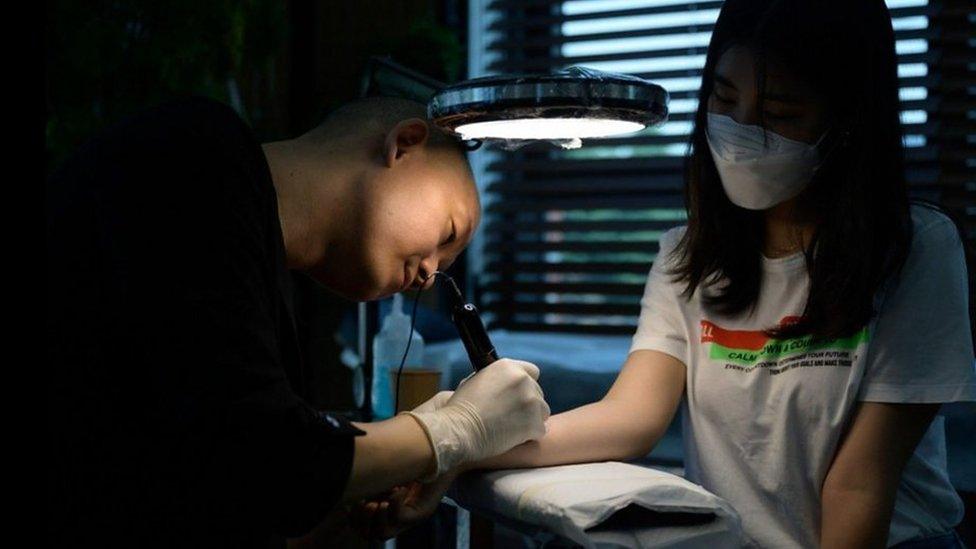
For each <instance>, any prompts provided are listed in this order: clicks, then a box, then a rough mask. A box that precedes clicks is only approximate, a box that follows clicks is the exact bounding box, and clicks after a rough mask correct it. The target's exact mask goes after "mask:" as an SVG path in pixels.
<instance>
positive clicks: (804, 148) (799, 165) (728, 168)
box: [705, 113, 823, 210]
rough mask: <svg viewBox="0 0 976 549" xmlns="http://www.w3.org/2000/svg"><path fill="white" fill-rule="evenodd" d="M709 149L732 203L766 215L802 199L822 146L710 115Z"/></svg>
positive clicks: (726, 117)
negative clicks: (796, 199)
mask: <svg viewBox="0 0 976 549" xmlns="http://www.w3.org/2000/svg"><path fill="white" fill-rule="evenodd" d="M705 133H706V136H707V137H708V148H709V150H710V151H711V152H712V159H713V160H714V161H715V167H716V168H717V169H718V175H719V177H720V178H721V179H722V188H724V189H725V194H726V195H727V196H728V197H729V200H731V201H732V203H733V204H735V205H736V206H739V207H741V208H746V209H749V210H765V209H767V208H772V207H773V206H775V205H777V204H781V203H783V202H786V201H787V200H789V199H791V198H793V197H795V196H796V195H798V194H800V192H801V191H803V189H804V188H805V187H806V186H807V183H809V182H810V179H811V178H812V177H813V174H814V172H816V171H817V168H818V167H819V166H820V162H821V154H820V150H819V145H820V142H821V141H823V137H822V136H821V138H820V139H819V140H818V141H817V143H815V144H813V145H810V144H809V143H803V142H801V141H794V140H792V139H787V138H785V137H783V136H782V135H779V134H777V133H773V132H771V131H764V130H763V128H761V127H760V126H746V125H744V124H739V123H738V122H736V121H735V120H733V119H732V118H730V117H728V116H724V115H721V114H713V113H708V128H707V131H706V132H705Z"/></svg>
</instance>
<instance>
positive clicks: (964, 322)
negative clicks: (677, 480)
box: [631, 207, 976, 548]
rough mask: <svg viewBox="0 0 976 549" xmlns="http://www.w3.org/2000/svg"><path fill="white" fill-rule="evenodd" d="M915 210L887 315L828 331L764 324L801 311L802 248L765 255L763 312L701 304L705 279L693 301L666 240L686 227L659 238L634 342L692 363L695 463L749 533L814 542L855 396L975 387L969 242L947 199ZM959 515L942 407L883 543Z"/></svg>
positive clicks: (948, 397)
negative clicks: (800, 334)
mask: <svg viewBox="0 0 976 549" xmlns="http://www.w3.org/2000/svg"><path fill="white" fill-rule="evenodd" d="M912 219H913V222H914V226H915V230H914V240H913V243H912V247H911V252H910V254H909V257H908V259H907V262H906V263H905V266H904V268H903V270H902V272H901V274H900V276H899V278H898V279H897V280H893V281H892V282H891V283H890V284H889V285H887V286H886V287H885V288H884V289H883V290H882V291H881V292H879V295H878V296H876V303H877V304H878V305H879V306H880V309H879V310H880V312H879V314H878V315H877V316H876V317H875V318H874V320H872V321H871V322H870V323H869V324H868V326H865V327H864V329H862V330H861V331H859V332H858V333H856V334H854V335H852V336H850V337H847V338H843V339H839V340H835V341H829V342H826V343H824V342H813V343H811V341H810V339H809V338H797V339H792V340H785V341H777V340H770V339H768V338H767V337H766V336H765V335H764V334H763V330H764V329H766V328H769V327H772V326H776V325H778V324H780V323H781V322H782V321H783V320H784V319H786V320H789V318H790V317H796V316H798V315H800V314H802V312H803V308H804V304H805V302H806V297H807V293H808V291H809V282H810V281H809V276H808V274H807V270H806V264H805V260H804V257H803V255H802V254H797V255H793V256H789V257H784V258H778V259H765V258H764V259H763V280H762V286H761V289H760V293H759V301H758V303H757V306H756V308H755V311H754V312H753V313H752V314H748V315H741V316H738V317H734V318H730V317H723V316H720V315H716V314H711V313H707V312H705V311H704V309H703V307H702V306H701V302H700V293H701V291H700V289H699V290H698V291H696V292H695V294H694V295H693V296H692V298H691V299H690V300H686V299H685V298H684V297H682V296H681V295H680V294H681V291H682V289H683V286H682V285H681V284H680V283H675V282H673V281H672V280H671V276H670V275H668V270H669V267H670V266H672V265H673V264H674V258H671V257H670V254H669V253H670V251H671V250H673V249H674V247H675V246H676V244H677V243H678V241H679V240H680V238H681V235H682V232H683V231H684V228H678V229H674V230H671V231H668V232H667V233H666V234H665V235H664V236H663V237H662V239H661V251H660V253H659V255H658V261H657V262H655V263H654V267H653V268H652V269H651V273H650V275H649V277H648V280H647V285H646V288H645V292H644V297H643V299H642V301H641V315H640V321H639V324H638V327H637V332H636V334H635V335H634V340H633V344H632V345H631V352H633V351H636V350H641V349H651V350H657V351H661V352H664V353H667V354H669V355H671V356H674V357H675V358H677V359H679V360H681V361H682V362H683V363H684V364H685V366H686V367H687V379H686V388H685V398H684V400H683V403H682V416H683V420H684V444H685V467H686V472H687V476H688V477H689V479H691V480H693V481H695V482H698V483H700V484H701V485H702V486H704V487H705V488H706V489H708V490H710V491H712V492H713V493H715V494H717V495H719V496H721V497H723V498H725V499H727V500H728V501H729V502H730V503H731V504H732V506H733V507H735V509H736V511H738V512H739V514H740V515H741V517H742V522H743V529H744V532H745V535H746V538H747V539H746V542H747V545H749V546H759V547H775V548H780V547H816V546H817V544H818V540H819V537H820V533H819V525H820V488H821V485H822V484H823V480H824V478H825V476H826V474H827V471H828V469H829V468H830V465H831V462H832V458H833V455H834V453H835V451H836V448H837V445H838V443H839V442H840V437H841V434H842V431H843V429H844V427H845V425H846V423H847V422H848V421H849V420H850V419H851V415H852V410H853V407H854V404H855V402H856V401H871V402H899V403H909V402H910V403H939V402H956V401H972V400H976V370H974V366H976V362H974V359H973V348H972V339H971V332H970V327H969V315H968V299H967V293H968V290H967V278H966V276H967V275H966V265H965V260H964V256H963V250H962V243H961V241H960V239H959V235H958V233H957V231H956V228H955V226H954V225H953V224H952V222H951V221H950V220H949V219H948V218H946V217H945V216H944V215H942V214H940V213H938V212H935V211H932V210H930V209H927V208H923V207H913V209H912ZM962 516H963V507H962V502H961V501H960V500H959V498H958V496H957V495H956V492H955V491H954V490H953V488H952V485H951V484H950V482H949V479H948V475H947V474H946V456H945V430H944V427H943V422H942V418H941V417H938V418H937V419H936V420H935V421H933V423H932V425H931V427H930V428H929V430H928V432H927V433H926V434H925V436H924V437H923V439H922V441H921V442H920V443H919V445H918V447H917V448H916V450H915V453H914V455H913V456H912V457H911V459H910V460H909V462H908V464H907V465H906V467H905V470H904V473H903V475H902V479H901V483H900V484H899V487H898V493H897V499H896V502H895V510H894V514H893V515H892V520H891V528H890V530H889V535H888V545H889V546H890V545H893V544H895V543H899V542H901V541H905V540H908V539H913V538H918V537H922V536H928V535H933V534H937V533H942V532H945V531H947V530H949V529H950V528H951V527H953V526H954V525H956V524H958V523H959V521H960V520H962Z"/></svg>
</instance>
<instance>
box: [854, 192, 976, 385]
mask: <svg viewBox="0 0 976 549" xmlns="http://www.w3.org/2000/svg"><path fill="white" fill-rule="evenodd" d="M914 213H915V215H914V216H913V217H914V222H915V226H916V229H915V235H914V238H913V241H912V247H911V251H910V253H909V256H908V258H907V260H906V262H905V265H904V267H903V268H902V271H901V274H900V275H899V277H898V278H897V279H896V280H895V281H894V283H893V284H892V285H891V287H890V288H889V289H888V291H887V292H886V293H885V294H884V297H883V300H882V301H881V309H880V312H879V315H878V319H877V323H876V325H875V330H874V333H873V334H872V337H871V343H870V347H869V350H868V357H867V365H866V369H865V374H864V379H863V381H862V383H861V388H860V391H859V395H858V398H859V400H862V401H869V402H897V403H941V402H957V401H973V400H976V370H974V368H976V362H974V358H973V341H972V332H971V329H970V322H969V311H968V304H969V296H968V288H967V280H968V278H967V272H966V261H965V255H964V253H963V247H962V241H961V239H960V238H959V233H958V231H957V230H956V228H955V226H954V225H953V223H952V222H951V221H950V220H949V219H948V218H947V217H945V216H944V215H942V214H940V213H937V212H935V211H933V210H930V209H922V208H920V207H919V208H917V209H916V211H915V212H914Z"/></svg>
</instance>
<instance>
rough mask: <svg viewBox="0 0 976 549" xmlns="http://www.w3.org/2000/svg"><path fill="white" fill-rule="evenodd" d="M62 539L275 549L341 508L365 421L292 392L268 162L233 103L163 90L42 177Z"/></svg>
mask: <svg viewBox="0 0 976 549" xmlns="http://www.w3.org/2000/svg"><path fill="white" fill-rule="evenodd" d="M47 233H48V234H47V238H48V285H49V291H48V329H47V337H48V341H47V349H48V360H49V368H50V384H51V387H52V389H51V395H50V428H51V436H52V443H53V447H52V451H53V458H54V460H53V465H52V469H51V475H50V480H49V484H50V499H51V501H50V505H51V506H52V509H51V511H52V513H51V514H52V522H53V523H52V524H51V528H50V532H51V536H52V541H54V545H55V546H66V545H71V546H87V545H88V544H89V543H97V544H99V545H130V546H146V545H174V546H177V545H178V546H186V545H204V544H207V545H219V546H235V547H239V546H267V544H268V542H269V540H270V539H272V538H273V537H274V535H279V536H281V535H296V534H300V533H303V532H306V531H307V530H309V529H310V528H312V527H313V526H314V525H315V524H316V522H317V521H318V520H320V519H321V518H322V517H323V516H324V515H325V514H326V513H327V512H328V510H329V509H330V508H331V507H332V506H333V505H334V504H335V503H336V502H337V500H338V498H339V496H340V495H341V493H342V491H343V489H344V487H345V483H346V479H347V477H348V475H349V472H350V468H351V462H352V453H353V440H352V435H354V434H356V433H357V432H358V430H356V429H355V428H353V427H352V426H350V425H349V424H348V423H347V422H344V421H342V420H340V419H338V418H334V417H332V416H321V415H320V414H318V413H317V412H316V411H314V410H313V409H311V408H310V407H309V406H308V405H307V404H306V403H305V402H304V401H303V400H302V399H301V398H300V397H299V396H298V395H299V394H300V393H301V391H302V389H303V388H302V387H301V375H300V371H301V363H300V360H301V359H300V353H299V349H298V345H297V339H296V334H295V328H294V320H293V316H292V313H291V303H290V301H289V292H290V286H289V284H290V278H289V272H288V271H287V269H286V266H285V255H284V245H283V242H282V235H281V227H280V222H279V219H278V210H277V202H276V196H275V192H274V187H273V186H272V183H271V175H270V172H269V169H268V165H267V162H266V160H265V157H264V153H263V151H262V150H261V147H260V146H259V144H258V143H257V142H256V140H255V139H254V137H253V135H252V134H251V132H250V130H249V129H248V128H247V126H246V125H245V124H244V123H243V121H242V120H241V119H240V118H239V117H238V116H237V115H236V114H235V113H234V112H233V111H231V110H230V109H228V108H227V107H224V106H222V105H220V104H219V103H215V102H212V101H208V100H203V99H194V100H188V101H182V102H177V103H172V104H169V105H165V106H163V107H160V108H158V109H156V110H154V111H151V112H149V113H146V114H144V115H142V116H139V117H137V118H134V119H132V120H130V121H128V122H126V123H123V124H121V125H120V126H118V127H115V128H113V129H111V130H109V131H108V132H106V133H105V134H103V135H101V136H100V137H99V138H96V139H95V140H94V141H92V142H90V143H88V144H87V145H86V146H85V147H83V148H82V149H81V150H80V151H79V152H78V153H77V154H76V155H75V156H74V157H72V158H71V159H69V160H68V161H67V162H66V163H65V164H64V165H63V166H62V167H61V169H60V170H59V171H58V172H56V173H55V174H54V175H53V176H52V177H51V178H50V179H49V181H48V188H47Z"/></svg>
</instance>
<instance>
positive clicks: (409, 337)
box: [393, 287, 423, 415]
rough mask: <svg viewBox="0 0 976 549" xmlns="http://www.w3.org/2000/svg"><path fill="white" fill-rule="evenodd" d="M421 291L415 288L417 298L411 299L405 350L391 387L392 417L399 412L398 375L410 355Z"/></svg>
mask: <svg viewBox="0 0 976 549" xmlns="http://www.w3.org/2000/svg"><path fill="white" fill-rule="evenodd" d="M422 290H423V288H422V287H421V288H417V296H416V297H414V298H413V311H411V312H410V332H408V333H407V348H406V349H404V350H403V358H402V359H400V367H399V368H397V375H396V383H395V384H394V386H393V415H396V414H398V413H399V411H400V374H401V373H403V365H404V364H406V363H407V354H408V353H410V343H411V342H413V325H414V322H416V320H417V304H418V303H420V292H421V291H422Z"/></svg>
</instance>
